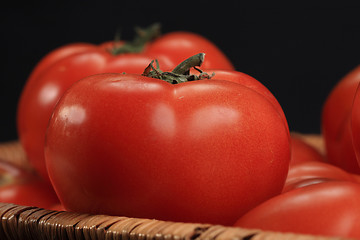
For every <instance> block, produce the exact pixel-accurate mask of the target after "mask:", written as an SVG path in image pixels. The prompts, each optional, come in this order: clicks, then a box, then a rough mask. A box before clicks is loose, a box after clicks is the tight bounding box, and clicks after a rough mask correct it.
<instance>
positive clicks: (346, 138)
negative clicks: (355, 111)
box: [322, 66, 360, 174]
mask: <svg viewBox="0 0 360 240" xmlns="http://www.w3.org/2000/svg"><path fill="white" fill-rule="evenodd" d="M359 82H360V66H358V67H357V68H355V69H354V70H352V71H351V72H350V73H348V74H347V75H346V76H345V77H344V78H343V79H341V81H340V82H339V83H338V84H337V85H336V86H335V87H334V89H333V90H332V91H331V93H330V94H329V96H328V98H327V100H326V102H325V104H324V107H323V112H322V133H323V135H324V140H325V146H326V151H327V158H328V161H329V162H330V163H332V164H334V165H336V166H339V167H341V168H343V169H345V170H346V171H349V172H352V173H358V174H359V173H360V167H359V164H358V162H357V160H356V156H355V152H354V150H353V145H352V136H351V109H352V105H353V100H354V96H355V92H356V89H357V86H358V84H359Z"/></svg>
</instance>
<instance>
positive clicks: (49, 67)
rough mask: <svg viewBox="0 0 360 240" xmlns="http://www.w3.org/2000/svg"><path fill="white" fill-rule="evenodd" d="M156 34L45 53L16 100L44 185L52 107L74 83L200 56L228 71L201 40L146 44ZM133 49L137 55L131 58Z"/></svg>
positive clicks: (184, 36)
mask: <svg viewBox="0 0 360 240" xmlns="http://www.w3.org/2000/svg"><path fill="white" fill-rule="evenodd" d="M150 30H151V31H150ZM156 34H158V33H157V29H156V28H154V26H152V27H150V28H149V29H147V30H143V31H140V33H139V37H138V38H135V40H134V41H133V42H131V43H130V44H129V43H127V42H107V43H104V44H100V45H93V44H88V43H75V44H70V45H67V46H63V47H60V48H58V49H56V50H54V51H53V52H50V53H49V54H48V55H47V56H45V57H44V58H43V59H42V60H41V61H40V62H39V63H38V65H37V66H36V67H35V69H34V70H33V72H32V73H31V75H30V77H29V79H28V80H27V83H26V85H25V87H24V89H23V92H22V94H21V97H20V100H19V105H18V110H17V129H18V135H19V139H20V141H21V143H22V145H23V147H24V149H25V152H26V154H27V157H28V158H29V161H30V162H31V164H32V165H33V166H34V167H35V169H36V170H37V171H38V172H39V173H40V174H41V175H42V176H43V177H44V178H45V179H48V176H47V172H46V167H45V160H44V153H43V151H44V141H45V139H44V137H45V131H46V127H47V124H48V122H49V119H50V116H51V113H52V111H53V109H54V106H55V104H56V103H57V101H58V100H59V98H60V97H61V96H62V94H63V93H64V92H65V91H66V89H68V88H69V87H70V86H71V85H72V84H73V83H74V82H75V81H77V80H79V79H81V78H84V77H86V76H89V75H92V74H97V73H105V72H118V73H121V72H127V73H138V74H141V73H142V72H143V70H144V69H145V68H146V67H147V66H148V64H149V62H150V61H151V60H152V59H155V58H156V59H157V60H158V61H159V63H160V64H161V66H162V67H163V68H164V69H172V68H174V67H175V66H176V65H177V64H178V63H179V62H180V61H182V60H183V59H181V60H179V57H181V54H182V53H186V54H189V53H192V54H195V53H198V52H205V53H206V54H207V61H206V63H204V66H205V67H207V68H218V69H227V70H232V69H233V66H232V64H231V62H230V61H229V60H228V58H227V57H226V56H225V55H224V54H223V53H222V52H221V51H220V50H219V49H218V48H217V47H216V46H215V45H214V44H213V43H212V42H210V41H209V40H207V39H206V38H204V37H202V36H200V35H197V34H195V33H188V32H172V33H168V34H164V35H162V36H159V37H158V38H157V39H155V40H153V41H150V42H147V41H146V40H149V39H151V38H152V37H153V35H154V36H155V35H156ZM124 46H126V47H125V48H122V47H124ZM134 49H135V50H136V51H137V52H135V53H134V52H132V51H133V50H134ZM128 51H130V52H128ZM113 53H116V54H115V55H114V54H113ZM192 54H191V55H192Z"/></svg>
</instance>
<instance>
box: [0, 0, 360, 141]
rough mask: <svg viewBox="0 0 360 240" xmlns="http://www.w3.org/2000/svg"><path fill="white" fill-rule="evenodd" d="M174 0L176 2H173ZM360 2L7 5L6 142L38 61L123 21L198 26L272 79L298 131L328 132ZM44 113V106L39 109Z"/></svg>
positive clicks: (129, 29) (0, 131) (237, 59)
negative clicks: (326, 107) (327, 114)
mask: <svg viewBox="0 0 360 240" xmlns="http://www.w3.org/2000/svg"><path fill="white" fill-rule="evenodd" d="M168 4H170V2H168ZM359 10H360V9H359V8H353V7H344V8H315V7H314V8H249V7H244V6H242V4H241V3H240V1H221V2H216V5H215V4H213V3H206V4H201V3H198V2H192V3H183V4H177V6H174V4H170V5H168V6H166V7H164V6H163V7H160V5H158V4H156V3H153V2H151V1H148V2H144V1H131V2H130V3H124V2H123V1H114V2H112V1H108V2H107V1H77V2H75V1H73V2H72V3H67V2H61V3H56V4H55V3H54V2H53V1H47V2H45V1H44V2H29V1H28V2H27V3H25V4H22V5H21V6H9V7H2V8H0V30H1V44H0V46H1V57H2V64H1V71H0V74H1V86H0V107H1V112H0V114H1V116H0V141H8V140H14V139H16V138H17V132H16V107H17V102H18V98H19V96H20V94H21V90H22V88H23V86H24V84H25V81H26V79H27V77H28V75H29V74H30V72H31V70H32V68H33V67H34V66H35V64H36V63H37V62H38V61H39V60H40V59H41V58H42V57H43V56H44V55H45V54H47V53H48V52H50V51H51V50H53V49H54V48H57V47H60V46H62V45H65V44H68V43H72V42H90V43H95V44H97V43H101V42H104V41H108V40H112V39H113V38H114V35H115V32H116V30H117V29H118V28H119V27H121V29H122V36H123V39H126V40H131V39H132V36H133V34H134V32H133V27H134V26H137V25H138V26H141V27H146V26H148V25H150V24H151V23H154V22H160V23H162V26H163V27H162V32H164V33H166V32H170V31H178V30H185V31H192V32H197V33H199V34H201V35H203V36H205V37H206V38H208V39H210V40H211V41H213V42H214V43H215V44H216V45H218V46H219V48H220V49H222V50H223V52H224V53H225V54H226V55H227V56H228V57H229V58H230V60H231V61H232V62H233V64H234V65H235V67H236V69H237V70H238V71H241V72H245V73H247V74H249V75H251V76H253V77H255V78H256V79H258V80H259V81H261V82H262V83H263V84H264V85H265V86H267V87H268V88H269V89H270V91H271V92H272V93H273V94H274V95H275V97H276V98H277V99H278V101H279V102H280V104H281V106H282V107H283V109H284V112H285V115H286V116H287V119H288V122H289V127H290V130H291V131H298V132H303V133H319V132H320V129H321V127H320V116H321V108H322V105H323V103H324V101H325V99H326V97H327V95H328V94H329V92H330V91H331V89H332V88H333V87H334V85H335V84H336V83H337V82H338V81H339V80H340V78H341V77H343V76H344V75H345V74H346V73H347V72H349V71H350V70H352V69H353V68H355V67H356V66H357V65H358V64H359V63H360V59H359V56H360V14H359V12H360V11H359ZM34 114H36V111H34Z"/></svg>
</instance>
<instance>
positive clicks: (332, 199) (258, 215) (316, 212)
mask: <svg viewBox="0 0 360 240" xmlns="http://www.w3.org/2000/svg"><path fill="white" fill-rule="evenodd" d="M359 199H360V185H359V184H355V183H352V182H342V181H331V182H324V183H320V184H315V185H311V186H307V187H303V188H298V189H295V190H292V191H289V192H286V193H284V194H280V195H278V196H276V197H274V198H272V199H270V200H268V201H266V202H264V203H262V204H260V205H259V206H257V207H255V208H254V209H252V210H250V211H249V212H248V213H246V214H245V215H244V216H242V217H241V218H240V219H239V220H238V221H237V222H236V224H235V226H239V227H244V228H258V229H263V230H270V231H281V232H294V233H303V234H313V235H326V236H338V237H346V238H360V202H359Z"/></svg>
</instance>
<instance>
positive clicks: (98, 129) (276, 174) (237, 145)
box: [45, 74, 290, 225]
mask: <svg viewBox="0 0 360 240" xmlns="http://www.w3.org/2000/svg"><path fill="white" fill-rule="evenodd" d="M288 136H289V132H288V128H287V126H286V125H285V124H284V123H283V119H282V117H281V116H280V115H279V114H278V112H277V110H276V109H275V108H274V107H273V106H272V104H271V103H270V102H269V101H268V100H267V99H266V98H265V97H264V96H262V95H261V94H259V93H257V92H255V91H253V90H251V89H249V88H248V87H246V86H243V85H240V84H236V83H233V82H229V81H220V80H216V79H215V80H200V81H193V82H187V83H181V84H177V85H171V84H169V83H167V82H164V81H161V80H158V79H152V78H147V77H143V76H139V75H131V74H101V75H93V76H90V77H87V78H85V79H83V80H81V81H78V82H77V83H76V84H74V85H73V86H72V87H71V88H70V89H69V90H68V91H67V92H66V93H65V94H64V96H63V97H62V98H61V100H60V101H59V103H58V104H57V106H56V108H55V110H54V114H53V116H52V118H51V120H50V123H49V127H48V131H47V135H46V146H45V156H46V163H47V168H48V172H49V176H50V178H51V181H52V183H53V185H54V187H55V190H56V192H57V194H58V196H59V198H60V200H61V202H62V204H63V205H64V207H65V208H66V209H68V210H71V211H80V212H90V213H97V214H99V213H102V214H111V215H125V216H129V217H145V218H156V219H161V220H172V221H186V222H208V223H219V224H227V225H229V224H233V223H234V222H235V221H236V219H237V218H238V216H240V215H242V214H243V213H244V212H246V211H248V210H249V209H250V208H252V207H254V206H255V205H257V204H259V203H260V202H262V201H265V200H266V199H268V198H270V197H272V196H275V195H277V194H279V193H280V192H281V190H282V187H283V185H284V181H285V178H286V174H287V170H288V164H289V159H290V147H289V138H288ZM74 183H75V184H74ZM253 189H257V191H255V192H254V191H253ZM249 192H251V193H252V194H248V193H249ZM244 196H246V197H244Z"/></svg>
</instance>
